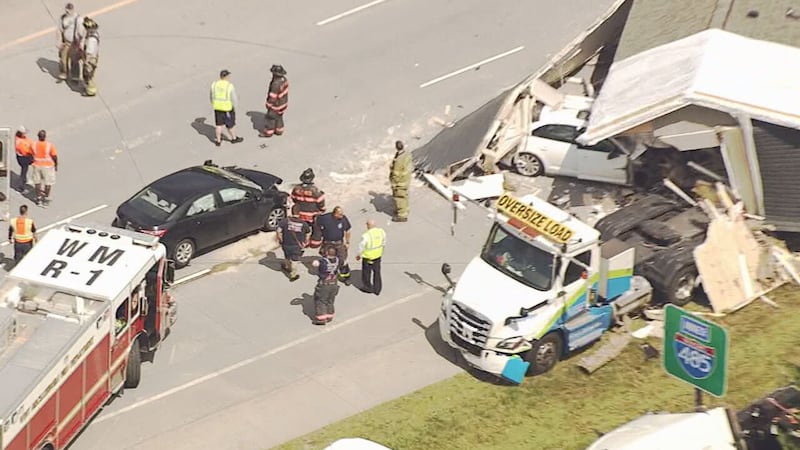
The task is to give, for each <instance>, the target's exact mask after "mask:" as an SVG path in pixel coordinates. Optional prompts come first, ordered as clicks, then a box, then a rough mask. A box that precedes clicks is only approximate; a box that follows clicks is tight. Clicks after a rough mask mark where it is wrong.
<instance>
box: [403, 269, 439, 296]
mask: <svg viewBox="0 0 800 450" xmlns="http://www.w3.org/2000/svg"><path fill="white" fill-rule="evenodd" d="M403 273H404V274H406V275H408V278H411V279H412V280H414V282H415V283H417V284H420V285H425V286H428V287H432V288H434V289H436V290H437V291H439V292H441V293H442V294H446V293H447V289H445V288H443V287H441V286H437V285H435V284H431V283H429V282H427V281H425V280H424V279H423V278H422V276H420V275H419V274H418V273H411V272H403Z"/></svg>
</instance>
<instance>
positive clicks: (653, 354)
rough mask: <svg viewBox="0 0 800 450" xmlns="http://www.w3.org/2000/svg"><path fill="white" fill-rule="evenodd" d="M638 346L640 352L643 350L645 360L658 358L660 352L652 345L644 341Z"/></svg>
mask: <svg viewBox="0 0 800 450" xmlns="http://www.w3.org/2000/svg"><path fill="white" fill-rule="evenodd" d="M639 348H641V349H642V352H644V360H645V361H649V360H651V359H653V358H658V356H659V355H660V354H661V352H659V351H658V349H657V348H655V347H653V346H652V345H650V344H648V343H646V342H645V343H644V344H642V345H640V346H639Z"/></svg>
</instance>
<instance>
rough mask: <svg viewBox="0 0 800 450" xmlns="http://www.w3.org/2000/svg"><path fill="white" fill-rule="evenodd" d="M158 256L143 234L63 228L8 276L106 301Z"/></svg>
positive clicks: (155, 243)
mask: <svg viewBox="0 0 800 450" xmlns="http://www.w3.org/2000/svg"><path fill="white" fill-rule="evenodd" d="M159 247H160V248H159ZM154 250H155V251H154ZM163 253H164V251H163V247H162V246H160V245H158V240H157V238H155V237H153V236H149V235H146V234H141V233H133V232H128V231H126V230H117V229H113V230H100V229H94V228H84V227H69V226H67V227H63V228H59V229H53V230H51V231H49V232H48V233H47V234H46V235H45V237H44V238H43V239H41V241H40V242H38V243H37V244H36V245H34V247H33V249H32V250H31V251H30V253H28V254H27V255H26V256H25V258H23V259H22V261H20V263H19V264H18V265H17V266H16V267H15V268H14V269H13V270H12V271H11V273H10V274H9V277H10V278H12V279H15V280H20V281H26V282H29V283H32V284H36V285H41V286H46V287H50V288H53V289H55V290H58V291H61V292H66V293H71V294H74V295H79V296H81V297H86V298H91V299H96V300H106V301H112V300H114V299H115V298H116V297H117V296H119V294H120V293H121V292H122V291H123V290H124V289H125V288H126V286H128V285H129V283H130V282H131V277H132V274H133V273H136V272H138V271H140V270H142V269H144V268H145V267H148V266H150V265H152V264H153V263H154V262H155V261H156V260H157V259H158V258H160V257H161V256H162V255H163Z"/></svg>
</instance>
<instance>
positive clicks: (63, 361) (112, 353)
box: [0, 225, 176, 450]
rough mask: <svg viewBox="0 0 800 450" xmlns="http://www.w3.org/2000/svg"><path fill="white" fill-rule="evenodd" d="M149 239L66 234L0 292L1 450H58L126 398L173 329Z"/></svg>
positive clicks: (71, 229) (167, 278) (160, 252)
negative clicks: (116, 397)
mask: <svg viewBox="0 0 800 450" xmlns="http://www.w3.org/2000/svg"><path fill="white" fill-rule="evenodd" d="M173 273H174V270H173V269H172V265H171V264H170V263H169V262H168V261H167V259H166V251H165V249H164V246H163V245H162V244H160V243H159V242H158V238H157V237H155V236H149V235H146V234H141V233H136V232H131V231H126V230H119V229H116V228H107V229H106V228H102V227H85V226H79V225H66V226H63V227H61V228H56V229H53V230H50V231H48V232H47V233H46V234H45V235H44V237H43V238H42V239H41V240H40V241H39V242H37V243H36V245H34V247H33V249H32V250H31V251H30V253H28V255H27V256H25V258H23V259H22V261H20V263H19V264H18V265H17V266H16V267H15V268H14V269H13V270H12V271H11V273H10V274H9V275H8V277H7V278H6V279H5V280H4V281H3V283H2V284H0V450H25V449H35V450H58V449H63V448H65V447H66V446H67V445H68V444H69V443H70V441H72V439H74V438H75V436H76V435H77V434H78V432H79V431H80V430H81V429H82V428H83V427H84V426H85V425H86V424H87V423H88V422H89V421H90V420H91V419H92V417H93V416H94V415H95V414H97V413H98V412H99V411H100V410H101V409H102V407H103V406H104V405H105V404H106V403H107V402H108V401H109V400H110V399H111V396H112V395H113V394H115V393H118V392H120V391H121V390H122V389H124V388H134V387H136V386H137V385H138V384H139V379H140V376H141V360H142V357H143V356H148V353H150V352H153V351H155V350H156V349H157V348H158V346H159V344H160V342H161V341H162V339H164V337H166V336H167V334H168V332H169V328H170V326H172V324H173V323H174V321H175V313H176V304H175V302H174V301H173V300H172V298H171V296H170V295H169V293H168V288H169V286H170V284H171V282H172V277H173Z"/></svg>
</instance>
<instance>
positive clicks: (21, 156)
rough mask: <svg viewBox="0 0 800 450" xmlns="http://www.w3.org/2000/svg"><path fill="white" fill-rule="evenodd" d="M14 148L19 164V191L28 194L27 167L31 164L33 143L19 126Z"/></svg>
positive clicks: (25, 131)
mask: <svg viewBox="0 0 800 450" xmlns="http://www.w3.org/2000/svg"><path fill="white" fill-rule="evenodd" d="M14 148H15V149H16V151H17V163H19V191H20V192H22V193H23V194H26V193H27V192H28V167H30V165H31V163H32V162H33V141H32V140H31V139H30V138H29V137H28V130H26V129H25V127H24V126H22V125H20V126H19V128H17V133H16V137H15V138H14Z"/></svg>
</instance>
